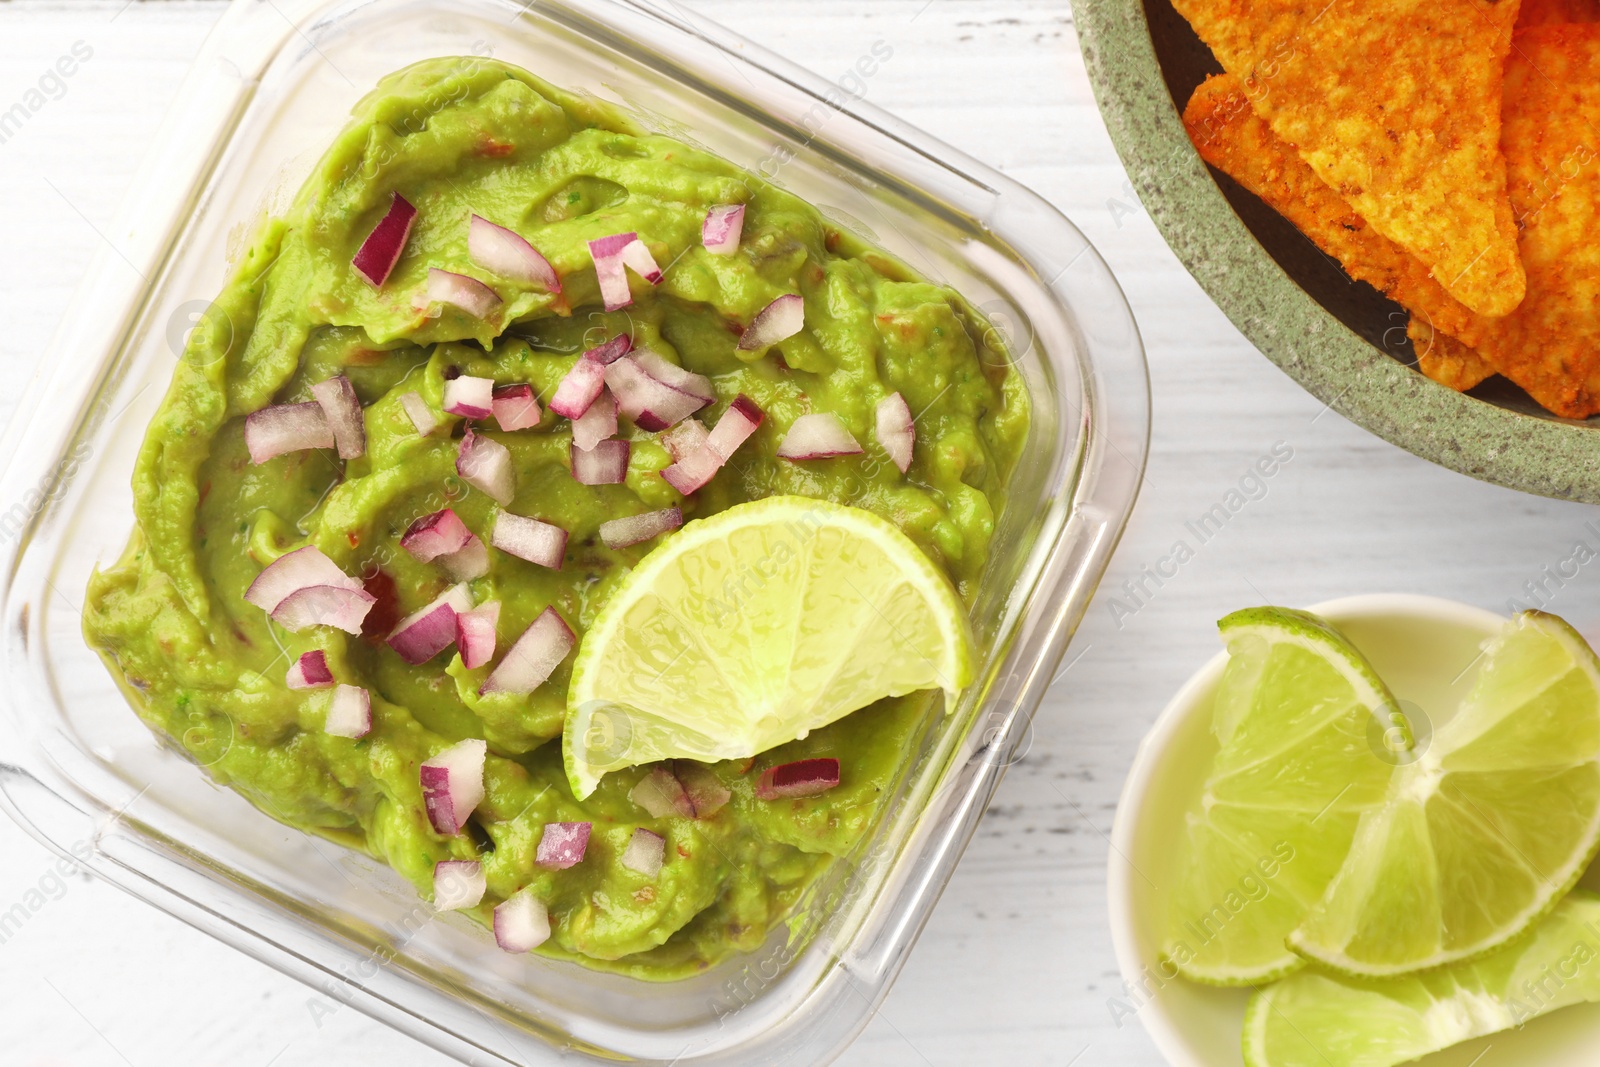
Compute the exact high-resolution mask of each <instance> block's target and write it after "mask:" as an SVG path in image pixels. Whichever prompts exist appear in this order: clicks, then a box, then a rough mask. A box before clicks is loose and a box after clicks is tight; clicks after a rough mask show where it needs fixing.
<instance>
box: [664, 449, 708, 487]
mask: <svg viewBox="0 0 1600 1067" xmlns="http://www.w3.org/2000/svg"><path fill="white" fill-rule="evenodd" d="M721 469H722V457H721V456H719V455H717V454H716V453H715V452H713V451H712V450H711V446H709V445H701V446H700V447H699V448H697V449H695V450H694V451H693V452H691V453H690V454H689V455H687V456H684V457H683V458H682V459H680V460H679V461H678V462H676V463H674V464H672V465H671V466H670V467H666V468H665V469H663V470H662V472H661V477H663V478H665V479H666V481H667V484H668V485H670V486H672V488H674V489H676V490H677V491H678V492H680V493H682V494H683V495H684V496H688V495H689V494H690V493H694V492H698V491H699V490H700V489H702V488H704V487H705V486H706V484H707V483H708V482H710V481H711V479H712V478H715V477H716V476H717V471H719V470H721Z"/></svg>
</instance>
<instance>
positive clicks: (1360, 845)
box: [1289, 611, 1600, 977]
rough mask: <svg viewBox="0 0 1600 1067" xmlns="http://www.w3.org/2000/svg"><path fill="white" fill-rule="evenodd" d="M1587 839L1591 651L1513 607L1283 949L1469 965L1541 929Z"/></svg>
mask: <svg viewBox="0 0 1600 1067" xmlns="http://www.w3.org/2000/svg"><path fill="white" fill-rule="evenodd" d="M1597 845H1600V660H1596V659H1595V654H1594V652H1593V651H1591V650H1590V648H1589V646H1588V645H1587V644H1586V643H1585V642H1584V640H1583V638H1582V637H1580V636H1579V635H1578V633H1577V632H1576V631H1575V630H1573V629H1572V627H1570V626H1568V625H1567V624H1566V623H1565V622H1563V621H1561V620H1560V619H1558V618H1556V617H1555V616H1554V615H1546V614H1544V613H1542V612H1534V611H1529V612H1523V613H1521V614H1519V615H1517V616H1515V617H1514V618H1513V619H1512V620H1511V621H1510V622H1509V623H1508V624H1507V626H1506V629H1505V630H1504V631H1503V632H1502V633H1501V634H1500V635H1499V636H1497V637H1495V638H1494V639H1493V641H1491V642H1490V643H1489V645H1488V647H1487V648H1486V649H1485V651H1484V655H1483V656H1482V658H1481V666H1480V667H1479V672H1478V676H1477V678H1476V679H1475V680H1474V682H1473V687H1472V691H1471V693H1469V694H1468V695H1467V698H1466V700H1464V701H1463V702H1462V705H1461V708H1460V710H1459V711H1458V712H1457V713H1456V715H1455V717H1454V718H1453V719H1451V720H1450V721H1449V722H1447V723H1445V724H1444V725H1443V726H1442V727H1440V728H1439V729H1438V730H1436V731H1435V733H1434V737H1433V744H1432V746H1431V747H1429V748H1428V749H1427V751H1426V752H1424V753H1422V755H1421V757H1420V758H1419V759H1417V761H1416V762H1414V763H1411V764H1409V765H1408V766H1405V767H1402V768H1401V769H1400V770H1399V771H1398V772H1397V773H1396V775H1395V778H1394V781H1393V782H1392V783H1391V784H1390V789H1389V795H1388V798H1387V799H1386V801H1385V803H1384V804H1383V805H1382V806H1381V807H1378V808H1375V809H1373V810H1372V811H1371V812H1370V813H1369V814H1367V815H1366V816H1365V817H1364V818H1363V819H1362V820H1361V826H1360V828H1359V829H1358V830H1357V832H1356V837H1355V840H1354V841H1353V842H1352V843H1351V846H1350V854H1349V857H1348V858H1347V859H1346V860H1345V863H1344V866H1343V868H1342V869H1341V870H1340V871H1339V874H1338V877H1337V878H1335V879H1334V880H1333V882H1332V883H1330V884H1329V886H1328V889H1327V893H1326V894H1325V895H1324V896H1323V898H1322V900H1321V901H1319V902H1318V904H1317V906H1316V907H1315V908H1313V909H1312V910H1311V911H1310V912H1309V913H1308V914H1307V915H1306V918H1305V921H1304V922H1303V923H1302V924H1301V925H1300V927H1299V928H1298V929H1296V930H1295V931H1294V932H1293V933H1292V934H1291V935H1290V939H1289V943H1290V945H1291V946H1292V947H1293V948H1294V949H1295V951H1297V952H1299V953H1301V954H1303V955H1305V956H1309V957H1310V958H1312V959H1314V960H1317V961H1319V962H1321V963H1323V964H1325V965H1327V966H1328V967H1331V968H1333V969H1335V970H1339V971H1344V972H1348V973H1350V974H1356V975H1364V976H1367V977H1382V976H1389V975H1398V974H1404V973H1406V972H1408V971H1416V970H1421V969H1422V968H1424V967H1436V966H1439V965H1441V964H1445V963H1451V962H1454V961H1456V960H1462V959H1466V958H1468V957H1471V956H1473V955H1476V954H1478V953H1480V952H1486V951H1488V950H1489V949H1492V948H1495V947H1496V946H1498V945H1502V944H1504V943H1505V942H1507V941H1509V940H1510V939H1511V938H1513V937H1516V936H1517V935H1518V934H1520V933H1522V932H1523V931H1524V930H1526V929H1528V927H1530V926H1532V925H1533V924H1534V923H1535V922H1537V921H1538V919H1539V917H1540V916H1542V915H1544V914H1545V913H1546V912H1547V911H1549V910H1550V908H1551V907H1552V906H1553V905H1554V904H1555V902H1556V901H1558V900H1560V899H1561V897H1562V896H1563V895H1564V894H1565V893H1566V892H1567V890H1569V889H1571V888H1572V886H1573V884H1574V883H1576V882H1577V880H1578V876H1579V875H1580V874H1582V873H1583V869H1584V868H1585V867H1586V866H1588V864H1589V861H1590V860H1591V859H1592V858H1594V854H1595V849H1596V847H1597Z"/></svg>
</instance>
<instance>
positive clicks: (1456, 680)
mask: <svg viewBox="0 0 1600 1067" xmlns="http://www.w3.org/2000/svg"><path fill="white" fill-rule="evenodd" d="M1311 610H1312V611H1315V612H1316V613H1317V614H1319V615H1322V616H1323V617H1325V618H1327V619H1328V620H1329V621H1331V622H1333V623H1334V624H1336V625H1337V626H1338V627H1339V629H1340V630H1341V631H1342V632H1343V633H1344V634H1345V635H1346V636H1347V637H1349V638H1350V640H1351V641H1353V642H1354V643H1355V645H1356V647H1357V648H1359V649H1360V650H1361V651H1362V652H1363V653H1364V654H1365V655H1366V656H1367V658H1368V659H1369V660H1370V661H1371V662H1372V665H1373V667H1375V668H1376V669H1377V671H1378V674H1379V675H1380V676H1382V678H1383V680H1384V681H1385V682H1387V683H1388V685H1389V688H1390V690H1391V691H1392V692H1393V693H1394V695H1395V698H1396V699H1398V700H1400V701H1402V702H1410V703H1411V704H1413V705H1415V706H1416V707H1417V708H1420V709H1421V710H1422V712H1423V713H1424V714H1425V715H1426V716H1427V717H1428V718H1429V719H1431V720H1432V724H1433V725H1434V726H1438V725H1439V724H1440V723H1442V722H1443V721H1444V720H1445V719H1446V718H1448V717H1449V715H1450V714H1451V713H1452V712H1453V711H1454V709H1455V707H1456V704H1457V703H1458V702H1459V700H1460V698H1461V697H1462V695H1463V694H1464V693H1465V691H1466V690H1467V688H1468V687H1469V686H1470V685H1471V683H1472V674H1473V672H1472V671H1470V670H1468V669H1467V668H1468V667H1469V666H1470V665H1472V663H1473V661H1474V660H1475V659H1476V658H1477V656H1478V652H1479V646H1480V645H1481V644H1482V642H1483V640H1484V639H1485V638H1486V637H1488V636H1490V635H1491V634H1493V633H1495V632H1496V631H1498V630H1499V628H1500V627H1501V626H1502V625H1503V624H1504V622H1505V620H1504V619H1503V618H1502V617H1501V616H1499V615H1496V614H1494V613H1493V612H1489V611H1484V610H1483V609H1482V608H1476V607H1472V606H1470V605H1467V604H1459V603H1456V602H1455V601H1451V600H1440V599H1438V598H1435V597H1422V596H1400V595H1387V594H1383V595H1373V596H1355V597H1346V598H1344V599H1341V600H1331V601H1328V602H1327V603H1324V604H1317V605H1314V606H1313V607H1312V608H1311ZM1227 659H1228V657H1227V653H1226V652H1219V653H1218V654H1217V655H1216V656H1215V657H1214V658H1213V659H1212V660H1211V661H1210V662H1209V663H1207V664H1206V665H1205V666H1204V667H1203V668H1201V669H1200V670H1199V671H1198V672H1197V673H1196V674H1195V675H1194V676H1193V677H1192V678H1190V679H1189V681H1188V682H1187V683H1186V684H1185V685H1184V686H1183V688H1182V689H1180V690H1179V691H1178V693H1177V695H1176V696H1174V697H1173V698H1172V702H1171V703H1169V704H1168V705H1167V707H1166V709H1165V710H1164V711H1163V712H1162V713H1161V717H1160V718H1159V719H1157V720H1156V723H1155V725H1154V726H1153V727H1152V728H1151V730H1150V732H1149V733H1148V734H1146V735H1145V738H1144V741H1143V742H1141V743H1140V745H1139V753H1138V755H1137V756H1136V757H1135V758H1134V761H1133V769H1132V770H1131V771H1129V772H1128V779H1127V782H1126V783H1125V784H1124V785H1123V789H1122V800H1121V802H1120V803H1119V804H1118V806H1117V818H1116V824H1115V826H1114V828H1113V829H1112V832H1111V862H1110V871H1109V877H1108V883H1109V884H1108V890H1109V898H1110V908H1111V936H1112V940H1113V941H1114V943H1115V945H1116V952H1117V964H1118V966H1119V967H1120V969H1121V971H1122V978H1123V981H1124V983H1126V985H1127V987H1128V991H1127V992H1126V993H1120V994H1119V991H1115V990H1114V991H1113V996H1112V999H1111V1001H1110V1003H1109V1005H1108V1009H1109V1010H1111V1011H1112V1013H1113V1015H1114V1017H1115V1018H1116V1019H1117V1022H1118V1024H1119V1026H1130V1025H1135V1020H1137V1023H1138V1024H1142V1025H1143V1026H1144V1028H1145V1030H1146V1032H1148V1033H1149V1035H1150V1037H1151V1039H1152V1040H1153V1041H1154V1042H1155V1045H1156V1048H1158V1049H1159V1050H1160V1051H1161V1054H1162V1055H1163V1056H1164V1057H1166V1060H1167V1062H1168V1063H1169V1064H1171V1067H1240V1065H1242V1064H1243V1062H1244V1059H1243V1056H1242V1055H1241V1053H1240V1051H1239V1038H1240V1033H1241V1030H1242V1027H1243V1024H1244V1008H1245V1003H1246V1001H1247V1000H1248V999H1249V990H1237V989H1214V988H1211V987H1208V986H1201V985H1195V984H1193V983H1190V982H1187V981H1185V980H1184V979H1182V978H1176V979H1172V980H1170V981H1166V982H1163V981H1162V979H1161V977H1160V973H1161V972H1160V971H1159V969H1158V966H1157V965H1158V963H1159V960H1160V946H1161V938H1162V931H1163V929H1164V927H1165V923H1166V913H1167V892H1168V887H1170V886H1171V885H1172V884H1173V883H1174V881H1175V879H1174V877H1173V876H1174V874H1175V868H1176V862H1177V850H1176V848H1174V845H1175V843H1176V842H1177V839H1178V833H1179V829H1180V827H1181V826H1182V823H1183V816H1184V812H1185V811H1186V810H1187V808H1188V806H1189V803H1190V801H1191V799H1192V798H1193V797H1195V796H1196V795H1197V794H1198V793H1199V792H1200V789H1201V787H1202V784H1203V782H1204V779H1205V776H1206V772H1207V770H1208V768H1209V767H1210V764H1211V759H1212V756H1213V755H1214V754H1215V752H1216V742H1215V740H1214V739H1213V737H1212V735H1211V704H1212V699H1213V697H1214V695H1215V692H1216V686H1217V682H1218V681H1219V680H1220V679H1221V677H1222V671H1223V667H1224V666H1225V665H1226V664H1227ZM1597 881H1600V880H1597V879H1596V876H1595V871H1594V870H1592V869H1591V871H1590V872H1589V874H1588V875H1586V876H1585V878H1584V884H1586V885H1590V886H1594V885H1595V884H1597ZM1491 1047H1492V1048H1493V1054H1492V1055H1490V1054H1489V1053H1488V1052H1487V1050H1488V1049H1490V1048H1491ZM1597 1061H1600V1005H1595V1004H1586V1005H1580V1006H1578V1007H1575V1008H1568V1009H1566V1010H1565V1011H1560V1012H1556V1013H1555V1014H1553V1015H1550V1016H1547V1017H1545V1018H1542V1019H1538V1020H1535V1021H1533V1022H1530V1023H1529V1024H1527V1025H1526V1026H1525V1027H1523V1029H1521V1030H1519V1031H1514V1032H1510V1033H1504V1034H1498V1035H1495V1036H1492V1037H1488V1038H1483V1039H1481V1040H1478V1041H1472V1042H1468V1043H1467V1044H1464V1045H1458V1046H1457V1047H1455V1048H1453V1049H1450V1050H1449V1051H1447V1052H1442V1053H1439V1054H1438V1055H1435V1056H1430V1057H1428V1058H1426V1059H1424V1060H1419V1061H1417V1062H1418V1064H1419V1065H1421V1067H1469V1065H1477V1067H1497V1065H1500V1064H1515V1065H1516V1067H1594V1064H1595V1063H1596V1062H1597ZM1330 1067H1342V1065H1341V1064H1330Z"/></svg>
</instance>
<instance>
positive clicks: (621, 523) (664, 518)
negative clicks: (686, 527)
mask: <svg viewBox="0 0 1600 1067" xmlns="http://www.w3.org/2000/svg"><path fill="white" fill-rule="evenodd" d="M682 525H683V512H681V511H679V510H678V509H677V508H662V509H661V510H660V511H647V512H645V513H644V514H643V515H628V516H625V517H623V518H620V519H612V520H610V521H609V522H602V523H601V524H600V540H601V541H604V542H605V546H606V547H607V548H627V547H628V546H629V545H636V544H638V543H639V542H640V541H648V540H650V538H652V537H657V536H660V535H661V534H664V533H666V532H667V531H668V530H676V529H677V528H678V527H680V526H682Z"/></svg>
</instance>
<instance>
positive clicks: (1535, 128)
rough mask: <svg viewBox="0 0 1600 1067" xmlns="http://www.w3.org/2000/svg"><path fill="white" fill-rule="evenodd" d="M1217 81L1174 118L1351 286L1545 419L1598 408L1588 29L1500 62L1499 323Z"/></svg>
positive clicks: (1598, 92)
mask: <svg viewBox="0 0 1600 1067" xmlns="http://www.w3.org/2000/svg"><path fill="white" fill-rule="evenodd" d="M1233 95H1237V85H1236V83H1234V82H1232V80H1231V79H1224V78H1213V79H1211V81H1208V82H1207V83H1206V84H1205V85H1202V86H1201V87H1200V89H1199V90H1197V91H1196V93H1195V96H1194V99H1192V100H1191V101H1190V102H1189V107H1188V109H1187V110H1186V112H1185V116H1184V118H1185V122H1186V123H1187V124H1188V126H1189V130H1190V137H1191V139H1193V140H1194V142H1195V144H1196V146H1197V147H1198V148H1199V149H1200V154H1201V155H1202V156H1203V157H1204V158H1205V159H1206V161H1207V162H1209V163H1211V164H1212V165H1213V166H1215V167H1217V168H1218V169H1220V170H1223V171H1225V172H1227V173H1228V174H1230V175H1231V176H1232V177H1233V178H1234V179H1235V180H1236V181H1238V182H1239V183H1240V184H1241V185H1243V186H1244V187H1245V188H1247V189H1249V190H1250V191H1251V192H1253V193H1255V194H1256V195H1257V196H1259V197H1261V198H1262V199H1263V200H1265V201H1266V202H1267V203H1268V204H1270V205H1271V206H1272V207H1274V208H1276V209H1277V210H1278V211H1279V212H1281V213H1282V214H1284V215H1285V216H1286V217H1287V218H1288V219H1289V221H1291V222H1293V223H1294V224H1295V225H1297V226H1299V227H1300V229H1301V231H1302V232H1304V233H1305V234H1306V235H1307V236H1308V237H1310V238H1311V239H1312V240H1313V241H1315V242H1316V243H1317V244H1318V245H1319V246H1320V247H1321V248H1322V249H1323V250H1324V251H1326V252H1327V253H1328V254H1329V255H1332V256H1334V257H1335V258H1336V259H1338V260H1339V261H1340V262H1341V263H1343V264H1344V265H1345V269H1346V270H1347V271H1348V272H1349V273H1350V274H1351V276H1352V277H1355V278H1360V279H1362V280H1364V281H1367V282H1370V283H1371V284H1373V285H1374V286H1376V287H1377V288H1378V289H1380V290H1382V291H1383V292H1385V293H1387V294H1388V295H1389V296H1390V297H1391V298H1392V299H1394V300H1396V301H1398V302H1399V303H1401V304H1403V305H1405V306H1406V307H1407V308H1409V309H1410V310H1411V311H1412V313H1413V314H1414V315H1417V316H1418V317H1421V318H1424V319H1426V320H1427V321H1428V322H1429V323H1431V325H1432V326H1433V328H1434V329H1436V330H1440V331H1442V332H1444V333H1447V334H1450V335H1451V336H1453V337H1455V338H1456V339H1457V340H1459V341H1461V342H1462V343H1464V344H1465V345H1467V346H1468V347H1470V348H1471V349H1473V350H1474V351H1475V352H1476V353H1477V354H1478V355H1479V356H1480V357H1482V359H1483V360H1484V361H1486V362H1487V363H1488V364H1489V365H1490V366H1491V367H1493V368H1494V369H1495V370H1496V371H1498V372H1499V373H1501V374H1503V375H1505V376H1506V377H1507V378H1510V379H1511V380H1512V381H1514V382H1516V383H1517V384H1518V385H1520V386H1521V387H1522V388H1523V389H1525V390H1527V392H1528V394H1529V395H1530V396H1532V397H1533V398H1534V399H1535V400H1536V401H1538V402H1539V403H1540V404H1542V405H1543V406H1544V407H1545V408H1547V409H1548V410H1550V411H1552V412H1554V413H1555V414H1557V415H1565V416H1567V417H1569V418H1579V419H1581V418H1587V417H1588V416H1590V415H1593V414H1595V413H1596V412H1600V241H1597V240H1594V239H1593V237H1592V236H1591V235H1593V234H1596V233H1600V156H1597V152H1596V150H1595V149H1594V148H1592V147H1590V145H1591V143H1593V141H1594V140H1595V138H1594V130H1595V129H1597V128H1600V24H1590V25H1557V26H1543V27H1538V28H1535V29H1532V30H1528V31H1527V32H1525V33H1522V34H1520V35H1518V38H1517V49H1516V50H1515V51H1514V52H1513V54H1512V58H1511V60H1510V62H1508V63H1507V66H1506V112H1505V136H1504V145H1505V152H1506V156H1507V162H1508V168H1507V173H1508V188H1509V192H1510V196H1511V202H1512V205H1513V207H1514V209H1515V211H1516V217H1517V219H1518V221H1519V222H1520V224H1521V227H1522V237H1521V241H1520V243H1519V252H1520V254H1521V257H1522V260H1523V262H1524V263H1525V264H1526V265H1527V277H1528V294H1527V299H1526V300H1525V301H1524V302H1523V303H1522V306H1521V307H1519V308H1518V309H1517V310H1516V311H1515V312H1513V313H1512V314H1511V315H1508V316H1505V317H1503V318H1488V317H1485V316H1482V315H1474V314H1473V313H1472V312H1470V311H1469V310H1468V309H1467V308H1465V307H1463V306H1462V305H1461V304H1460V303H1459V302H1457V301H1456V300H1454V299H1452V298H1451V297H1450V295H1449V294H1447V293H1445V292H1444V291H1443V289H1441V288H1440V286H1439V285H1438V283H1437V282H1436V281H1435V280H1434V279H1433V278H1431V277H1427V276H1426V272H1425V271H1423V270H1422V269H1421V265H1420V264H1415V263H1413V264H1411V265H1409V266H1408V265H1407V264H1406V263H1405V261H1404V259H1405V257H1404V255H1403V253H1402V252H1401V251H1400V250H1399V249H1398V248H1397V247H1395V246H1394V245H1393V243H1392V242H1386V241H1385V239H1384V238H1382V237H1380V236H1379V235H1377V234H1375V233H1373V232H1372V228H1371V227H1365V228H1363V227H1360V226H1359V225H1358V223H1359V219H1356V220H1354V221H1352V220H1351V218H1350V216H1351V214H1352V213H1351V212H1350V208H1349V205H1348V204H1347V203H1344V202H1343V201H1341V200H1339V198H1338V197H1336V196H1331V197H1330V194H1331V190H1327V189H1326V188H1325V187H1322V186H1321V185H1320V183H1319V182H1317V180H1316V177H1315V175H1314V174H1312V172H1311V168H1310V167H1309V166H1307V165H1306V164H1305V163H1304V162H1303V161H1302V160H1301V159H1300V158H1299V157H1298V156H1297V155H1296V154H1295V153H1294V152H1293V151H1291V150H1290V149H1289V148H1288V146H1286V145H1285V144H1283V142H1281V141H1278V140H1276V139H1275V138H1273V137H1272V135H1271V131H1270V130H1268V129H1267V126H1266V124H1265V123H1264V122H1262V121H1261V120H1260V119H1259V118H1258V117H1256V115H1255V114H1254V112H1253V111H1251V110H1250V109H1248V108H1244V107H1235V106H1232V104H1231V103H1230V99H1231V96H1233Z"/></svg>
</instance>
